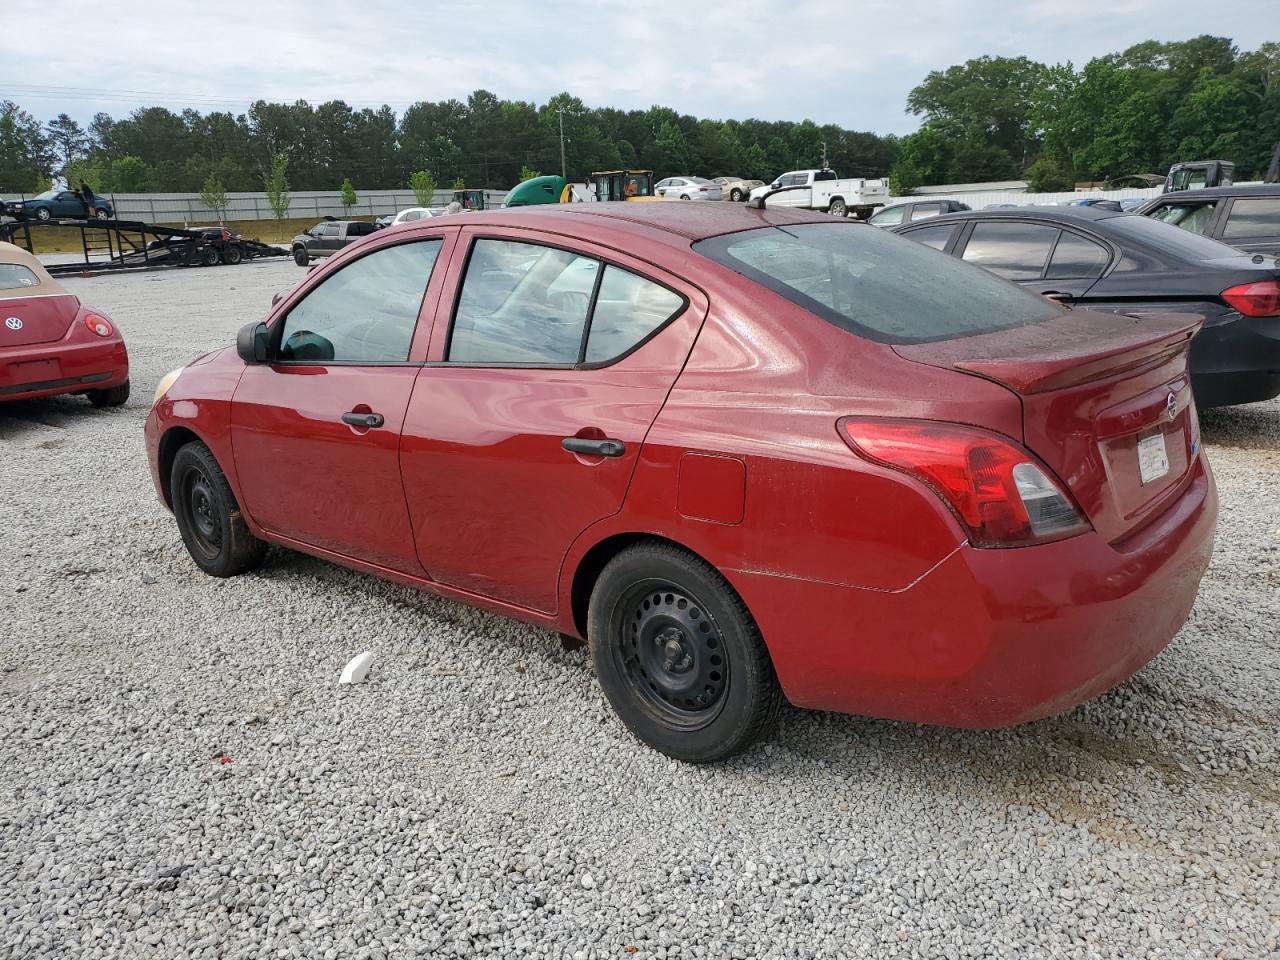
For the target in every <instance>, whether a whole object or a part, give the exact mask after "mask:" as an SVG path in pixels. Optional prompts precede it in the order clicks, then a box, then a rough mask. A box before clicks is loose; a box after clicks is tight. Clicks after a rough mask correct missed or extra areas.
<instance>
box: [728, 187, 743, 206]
mask: <svg viewBox="0 0 1280 960" xmlns="http://www.w3.org/2000/svg"><path fill="white" fill-rule="evenodd" d="M729 199H730V200H732V201H733V202H734V203H741V202H742V199H743V196H742V191H741V190H739V189H738V188H737V187H734V188H733V189H732V190H730V191H729Z"/></svg>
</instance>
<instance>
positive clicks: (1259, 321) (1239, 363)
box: [1191, 313, 1280, 407]
mask: <svg viewBox="0 0 1280 960" xmlns="http://www.w3.org/2000/svg"><path fill="white" fill-rule="evenodd" d="M1230 317H1231V319H1227V320H1225V321H1224V322H1221V323H1213V324H1206V325H1205V326H1204V327H1203V328H1201V330H1200V332H1199V333H1198V334H1196V337H1195V339H1194V340H1192V341H1191V376H1192V382H1193V384H1194V386H1195V392H1196V403H1197V404H1198V405H1199V406H1201V407H1221V406H1226V405H1228V404H1233V403H1257V402H1259V401H1262V400H1270V399H1271V398H1272V397H1275V396H1280V317H1243V316H1241V315H1240V314H1238V313H1233V314H1230Z"/></svg>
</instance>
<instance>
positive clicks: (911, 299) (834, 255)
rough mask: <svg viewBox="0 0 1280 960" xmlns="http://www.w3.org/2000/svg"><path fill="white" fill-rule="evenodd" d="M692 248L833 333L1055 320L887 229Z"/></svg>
mask: <svg viewBox="0 0 1280 960" xmlns="http://www.w3.org/2000/svg"><path fill="white" fill-rule="evenodd" d="M694 250H696V251H697V252H698V253H700V254H702V255H703V256H706V257H709V258H710V259H712V260H714V261H715V262H716V263H719V264H721V265H722V266H724V267H727V268H728V269H730V270H733V271H734V272H736V273H739V274H741V275H742V276H744V277H746V278H747V279H749V280H752V281H754V282H756V283H758V284H760V285H761V286H763V287H766V288H767V289H769V290H772V291H773V292H774V293H776V294H778V295H779V296H781V297H785V298H786V299H787V300H790V301H791V302H792V303H794V304H796V305H798V306H800V307H803V308H804V309H806V310H808V311H809V312H810V313H813V314H815V315H817V316H819V317H822V318H823V319H824V320H827V321H829V322H830V323H833V324H835V325H836V326H838V327H840V328H841V329H844V330H848V331H850V332H851V333H856V334H858V335H860V336H864V337H867V338H868V339H871V340H878V341H881V342H886V343H924V342H929V341H933V340H951V339H954V338H956V337H964V336H971V335H973V334H978V333H990V332H992V331H996V330H1005V329H1008V328H1011V327H1019V326H1025V325H1026V324H1029V323H1039V322H1042V321H1044V320H1049V319H1051V318H1053V317H1058V316H1061V315H1062V314H1063V313H1064V312H1065V309H1064V308H1063V307H1061V306H1058V305H1057V304H1054V303H1050V302H1049V301H1047V300H1045V299H1043V298H1042V297H1038V296H1036V295H1035V294H1032V293H1029V292H1028V291H1026V290H1023V289H1022V288H1020V287H1017V286H1015V285H1014V284H1011V283H1006V282H1005V281H1004V280H1001V279H999V278H998V277H995V276H992V275H991V274H990V273H987V272H986V271H984V270H975V269H973V267H971V266H969V265H967V264H965V263H961V262H960V261H959V260H956V259H954V258H953V257H949V256H946V255H943V254H939V253H938V252H937V251H935V250H929V249H927V248H926V247H924V246H923V245H921V244H918V243H915V242H913V241H911V240H907V239H906V238H905V237H898V236H894V235H893V234H892V233H890V232H888V231H886V230H874V229H867V227H866V226H865V225H862V224H856V223H849V224H844V223H829V224H827V223H822V224H818V223H815V224H803V225H792V226H788V227H787V228H786V229H781V228H778V227H763V228H759V229H755V230H747V231H744V232H741V233H732V234H727V235H725V236H719V237H711V238H709V239H707V240H702V241H699V242H698V243H695V244H694Z"/></svg>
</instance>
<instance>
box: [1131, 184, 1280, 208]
mask: <svg viewBox="0 0 1280 960" xmlns="http://www.w3.org/2000/svg"><path fill="white" fill-rule="evenodd" d="M1183 197H1185V198H1187V199H1188V200H1194V199H1196V198H1197V197H1280V183H1252V184H1248V185H1244V184H1242V185H1241V186H1238V187H1207V188H1205V189H1204V190H1171V191H1170V192H1169V193H1162V194H1160V195H1159V196H1156V197H1152V198H1151V199H1152V200H1181V199H1182V198H1183ZM1149 202H1151V201H1148V203H1149Z"/></svg>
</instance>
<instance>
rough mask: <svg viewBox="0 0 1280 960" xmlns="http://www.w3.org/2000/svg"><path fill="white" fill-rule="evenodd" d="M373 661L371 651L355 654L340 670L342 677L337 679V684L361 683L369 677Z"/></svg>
mask: <svg viewBox="0 0 1280 960" xmlns="http://www.w3.org/2000/svg"><path fill="white" fill-rule="evenodd" d="M375 659H376V658H375V657H374V655H373V651H372V650H366V651H365V652H364V653H358V654H356V655H355V656H354V657H352V658H351V660H350V661H349V662H348V663H347V665H346V666H345V667H343V668H342V676H341V677H339V678H338V683H363V682H364V680H365V678H366V677H368V676H369V671H370V670H372V669H373V664H374V660H375Z"/></svg>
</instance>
